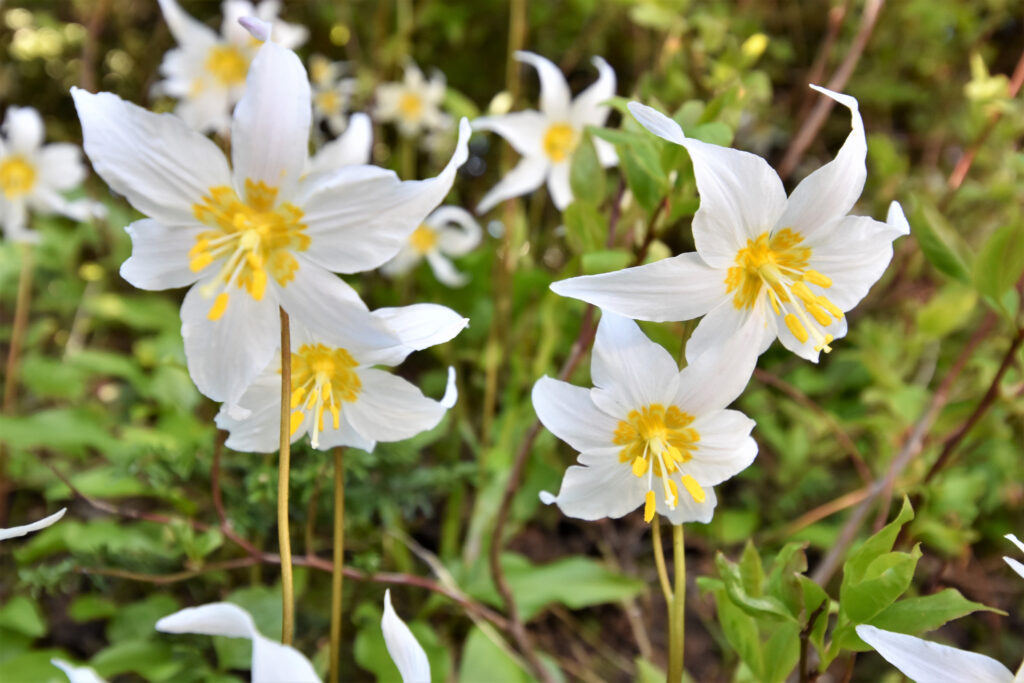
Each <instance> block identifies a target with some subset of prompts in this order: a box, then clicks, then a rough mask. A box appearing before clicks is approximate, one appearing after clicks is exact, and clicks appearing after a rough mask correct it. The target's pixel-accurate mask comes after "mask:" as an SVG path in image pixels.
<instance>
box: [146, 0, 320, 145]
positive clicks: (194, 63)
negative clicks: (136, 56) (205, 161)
mask: <svg viewBox="0 0 1024 683" xmlns="http://www.w3.org/2000/svg"><path fill="white" fill-rule="evenodd" d="M159 2H160V9H161V11H162V12H163V15H164V20H165V21H166V22H167V26H168V28H169V29H170V30H171V35H172V36H173V37H174V40H175V42H177V43H178V47H176V48H174V49H172V50H170V51H168V52H167V54H166V55H164V59H163V62H162V63H161V64H160V73H161V74H162V75H163V77H164V80H162V81H160V82H159V83H157V85H156V88H155V90H156V92H158V93H161V94H166V95H169V96H171V97H175V98H177V99H178V100H179V103H178V107H177V109H175V113H176V114H177V115H178V116H180V117H181V118H182V119H184V121H185V123H187V124H188V125H190V126H191V127H193V128H195V129H196V130H199V131H201V132H211V131H217V132H222V133H223V132H226V131H227V130H228V128H229V127H230V125H231V108H232V107H234V105H235V103H236V102H238V100H240V99H241V97H242V94H243V93H244V92H245V78H246V74H247V73H248V72H249V64H250V63H251V62H252V59H253V57H254V56H255V55H256V51H257V50H258V48H259V42H258V41H255V40H253V38H252V36H250V35H249V33H248V32H247V31H246V30H245V29H244V28H242V27H241V26H240V25H239V23H238V20H239V19H240V18H241V17H256V18H258V19H260V20H262V21H265V22H268V23H270V24H272V25H273V38H274V40H275V41H276V42H277V43H278V44H279V45H281V46H282V47H285V48H290V49H291V48H296V47H298V46H299V45H301V44H302V43H304V42H305V41H306V37H307V35H308V31H307V30H306V28H305V27H303V26H297V25H294V24H287V23H285V22H283V21H281V20H280V19H278V18H277V15H278V12H279V11H280V10H281V3H280V2H279V1H278V0H262V2H260V3H259V4H258V5H256V6H255V7H254V6H253V4H252V3H251V2H249V0H225V2H224V3H223V4H222V5H221V12H222V14H223V21H222V23H221V31H220V33H217V32H216V31H214V30H213V29H211V28H210V27H209V26H207V25H206V24H204V23H202V22H199V21H196V20H195V19H193V18H192V17H191V16H189V15H188V14H187V13H186V12H185V11H184V10H183V9H182V8H181V7H180V6H179V5H178V3H177V0H159Z"/></svg>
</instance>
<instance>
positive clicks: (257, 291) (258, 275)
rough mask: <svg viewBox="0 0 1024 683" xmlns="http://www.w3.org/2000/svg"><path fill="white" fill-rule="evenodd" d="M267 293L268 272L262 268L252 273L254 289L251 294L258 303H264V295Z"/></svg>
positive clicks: (250, 290)
mask: <svg viewBox="0 0 1024 683" xmlns="http://www.w3.org/2000/svg"><path fill="white" fill-rule="evenodd" d="M266 291H267V271H265V270H263V269H262V268H261V269H259V270H254V271H252V287H251V288H250V289H249V293H250V294H252V298H253V299H256V301H263V295H264V294H265V293H266Z"/></svg>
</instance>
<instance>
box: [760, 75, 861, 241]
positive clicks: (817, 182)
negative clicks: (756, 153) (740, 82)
mask: <svg viewBox="0 0 1024 683" xmlns="http://www.w3.org/2000/svg"><path fill="white" fill-rule="evenodd" d="M811 87H812V88H814V89H815V90H817V91H818V92H820V93H822V94H824V95H826V96H828V97H830V98H832V99H833V100H835V101H836V102H839V103H840V104H842V105H843V106H845V107H846V108H848V109H849V110H850V118H851V121H850V125H851V128H852V130H851V131H850V134H849V135H848V136H847V138H846V142H844V143H843V147H842V149H840V150H839V153H838V154H837V155H836V158H835V159H833V160H832V161H830V162H829V163H827V164H825V165H824V166H822V167H821V168H819V169H818V170H816V171H815V172H814V173H811V174H810V175H809V176H807V177H806V178H804V179H803V181H801V183H800V184H799V185H797V186H796V189H794V190H793V194H791V195H790V196H789V201H788V202H787V204H786V210H785V212H783V214H782V217H781V218H780V219H779V223H778V227H780V228H793V229H795V230H796V231H797V232H800V233H801V234H803V235H805V236H807V235H809V234H812V233H813V231H814V230H816V229H818V228H819V227H821V226H823V225H825V224H826V223H828V222H829V221H830V220H831V219H833V218H836V217H839V216H845V215H846V214H848V213H849V212H850V209H852V208H853V205H854V203H855V202H856V201H857V198H858V197H860V193H861V190H863V189H864V179H865V178H866V177H867V167H866V166H865V165H864V158H865V157H866V156H867V153H868V145H867V140H866V139H865V137H864V122H863V121H862V120H861V118H860V112H859V111H858V108H857V100H855V99H854V98H852V97H850V96H849V95H841V94H839V93H835V92H832V91H831V90H826V89H825V88H820V87H818V86H816V85H812V86H811Z"/></svg>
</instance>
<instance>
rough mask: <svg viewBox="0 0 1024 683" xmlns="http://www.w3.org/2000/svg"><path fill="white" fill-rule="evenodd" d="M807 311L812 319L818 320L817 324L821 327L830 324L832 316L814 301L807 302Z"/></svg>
mask: <svg viewBox="0 0 1024 683" xmlns="http://www.w3.org/2000/svg"><path fill="white" fill-rule="evenodd" d="M806 308H807V312H808V313H810V314H811V315H812V316H814V319H815V320H817V321H818V324H819V325H821V326H822V327H827V326H829V325H831V324H832V316H830V315H829V314H828V311H826V310H825V309H824V308H822V307H821V306H819V305H818V304H816V303H809V304H807V306H806Z"/></svg>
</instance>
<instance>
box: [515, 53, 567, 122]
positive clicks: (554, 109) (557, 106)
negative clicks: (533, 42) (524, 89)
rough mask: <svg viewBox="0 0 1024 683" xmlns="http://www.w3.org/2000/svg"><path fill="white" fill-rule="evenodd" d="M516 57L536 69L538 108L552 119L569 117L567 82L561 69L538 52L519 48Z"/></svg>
mask: <svg viewBox="0 0 1024 683" xmlns="http://www.w3.org/2000/svg"><path fill="white" fill-rule="evenodd" d="M516 59H518V60H519V61H520V62H524V63H526V64H529V65H530V66H532V67H533V68H534V69H536V70H537V76H538V78H540V110H541V111H542V112H543V113H544V115H545V116H546V117H548V119H550V120H553V121H559V120H567V119H568V118H569V113H570V110H569V106H570V104H569V84H568V83H567V82H566V80H565V76H563V75H562V70H561V69H559V68H558V67H557V66H555V64H554V63H553V62H552V61H551V60H549V59H547V58H545V57H541V56H540V55H538V54H535V53H533V52H526V51H524V50H520V51H518V52H516Z"/></svg>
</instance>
